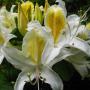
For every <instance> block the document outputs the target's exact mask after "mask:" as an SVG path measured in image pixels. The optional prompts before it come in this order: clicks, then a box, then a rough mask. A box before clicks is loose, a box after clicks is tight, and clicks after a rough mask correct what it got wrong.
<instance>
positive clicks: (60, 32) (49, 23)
mask: <svg viewBox="0 0 90 90" xmlns="http://www.w3.org/2000/svg"><path fill="white" fill-rule="evenodd" d="M45 27H46V29H47V30H48V31H50V32H51V34H52V37H53V40H54V45H55V47H54V48H53V50H52V52H51V55H50V57H49V60H48V62H51V63H53V62H54V63H53V64H55V61H56V63H57V62H59V61H60V60H62V59H60V58H59V59H57V60H55V61H53V58H55V57H56V56H57V55H58V56H59V55H60V54H61V51H62V50H63V48H65V47H72V48H77V49H79V50H81V51H82V52H85V53H86V54H87V55H90V46H89V45H88V43H86V41H84V40H83V39H81V38H79V37H77V35H78V34H80V32H82V31H84V29H85V28H84V25H80V17H79V16H77V15H75V14H73V15H70V16H68V17H67V18H66V16H65V13H64V11H63V9H62V7H59V6H56V5H54V6H51V7H50V8H49V9H48V11H47V14H46V17H45ZM75 53H76V52H75ZM48 62H47V63H48ZM53 64H52V65H53Z"/></svg>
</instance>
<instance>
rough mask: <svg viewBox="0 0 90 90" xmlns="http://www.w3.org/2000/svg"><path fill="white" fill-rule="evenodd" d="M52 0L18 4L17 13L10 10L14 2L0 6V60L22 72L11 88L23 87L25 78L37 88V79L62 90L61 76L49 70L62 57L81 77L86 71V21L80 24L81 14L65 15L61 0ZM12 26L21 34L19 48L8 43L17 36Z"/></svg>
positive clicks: (89, 32)
mask: <svg viewBox="0 0 90 90" xmlns="http://www.w3.org/2000/svg"><path fill="white" fill-rule="evenodd" d="M56 2H57V3H58V4H55V5H50V4H49V3H48V1H47V0H46V1H45V5H44V6H39V5H38V3H36V4H35V5H34V4H33V3H32V2H30V1H26V2H22V3H18V10H17V11H18V12H14V11H13V10H14V8H15V5H13V6H12V7H11V10H10V11H7V10H6V8H5V7H2V8H1V9H0V63H1V62H2V61H3V58H4V57H5V58H6V60H7V61H8V62H10V63H11V64H12V65H14V66H15V67H16V68H17V69H20V70H21V71H22V72H21V73H20V74H19V75H18V78H17V80H16V83H15V86H14V90H23V88H24V85H25V83H26V81H28V82H30V83H31V84H36V83H37V84H38V90H39V80H42V81H43V82H46V83H49V84H50V85H51V88H52V90H63V82H62V80H61V78H60V77H59V76H58V74H57V73H56V72H54V71H53V70H52V67H53V65H55V64H56V63H58V62H60V61H62V60H66V61H68V62H70V63H71V64H72V65H73V66H74V67H75V69H76V70H77V71H78V72H79V73H80V75H81V76H82V78H84V77H86V76H88V74H89V69H90V60H88V59H87V57H90V23H89V24H87V25H83V24H82V21H84V20H85V16H86V15H85V14H84V15H82V16H78V15H76V14H72V15H69V16H67V11H66V7H65V3H64V1H62V0H56ZM86 12H87V11H86ZM86 12H85V13H86ZM15 18H16V19H17V22H16V21H15ZM15 28H17V29H18V31H19V33H20V34H21V35H22V37H23V39H22V40H21V42H22V44H21V46H20V47H21V48H18V47H16V46H14V45H13V44H12V43H11V42H10V40H12V39H13V38H17V36H16V35H15V34H12V32H13V30H14V29H15ZM33 79H35V82H32V80H33Z"/></svg>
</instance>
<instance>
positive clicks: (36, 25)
mask: <svg viewBox="0 0 90 90" xmlns="http://www.w3.org/2000/svg"><path fill="white" fill-rule="evenodd" d="M35 28H36V29H39V30H41V29H42V26H41V24H40V23H39V22H38V21H32V22H30V23H28V28H27V30H28V31H31V30H33V29H35Z"/></svg>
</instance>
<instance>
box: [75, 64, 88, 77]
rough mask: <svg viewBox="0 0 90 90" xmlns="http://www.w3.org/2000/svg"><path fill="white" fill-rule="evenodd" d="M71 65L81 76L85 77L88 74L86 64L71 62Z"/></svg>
mask: <svg viewBox="0 0 90 90" xmlns="http://www.w3.org/2000/svg"><path fill="white" fill-rule="evenodd" d="M73 66H74V67H75V69H76V70H77V71H78V72H79V74H80V75H81V76H82V78H85V77H86V76H87V75H88V69H87V66H86V65H78V64H73Z"/></svg>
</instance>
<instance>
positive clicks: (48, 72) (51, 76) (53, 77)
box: [41, 67, 63, 90]
mask: <svg viewBox="0 0 90 90" xmlns="http://www.w3.org/2000/svg"><path fill="white" fill-rule="evenodd" d="M41 76H42V77H43V78H45V80H46V81H45V82H46V83H48V84H50V85H51V88H52V89H53V90H63V82H62V80H61V79H60V77H59V76H58V74H56V73H55V72H54V71H53V70H52V69H50V68H48V67H43V68H42V72H41Z"/></svg>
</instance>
